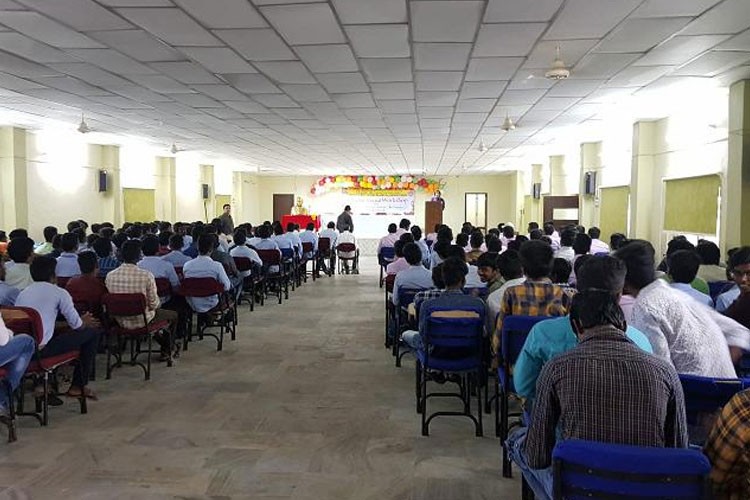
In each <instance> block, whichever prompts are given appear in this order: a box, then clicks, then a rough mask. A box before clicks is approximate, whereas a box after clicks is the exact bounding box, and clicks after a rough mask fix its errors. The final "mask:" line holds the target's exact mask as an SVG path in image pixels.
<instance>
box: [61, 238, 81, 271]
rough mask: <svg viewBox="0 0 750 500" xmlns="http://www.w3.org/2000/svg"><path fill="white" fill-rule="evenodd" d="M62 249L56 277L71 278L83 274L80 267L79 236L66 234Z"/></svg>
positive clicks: (62, 239) (62, 240)
mask: <svg viewBox="0 0 750 500" xmlns="http://www.w3.org/2000/svg"><path fill="white" fill-rule="evenodd" d="M60 248H62V253H61V254H60V256H59V257H58V258H57V268H56V269H55V276H57V277H59V278H70V277H71V276H78V275H79V274H81V267H80V266H79V265H78V254H77V253H76V252H77V249H78V235H76V234H75V233H65V234H63V235H62V238H61V239H60Z"/></svg>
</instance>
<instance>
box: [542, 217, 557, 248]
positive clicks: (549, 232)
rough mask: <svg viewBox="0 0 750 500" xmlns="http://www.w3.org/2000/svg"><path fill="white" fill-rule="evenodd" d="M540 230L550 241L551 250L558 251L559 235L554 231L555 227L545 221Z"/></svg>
mask: <svg viewBox="0 0 750 500" xmlns="http://www.w3.org/2000/svg"><path fill="white" fill-rule="evenodd" d="M542 229H543V231H544V235H545V236H549V238H550V239H551V240H552V250H554V251H557V250H559V249H560V233H558V232H557V230H556V229H555V225H554V224H553V223H552V222H550V221H547V222H545V223H544V225H543V226H542Z"/></svg>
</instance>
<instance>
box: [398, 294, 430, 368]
mask: <svg viewBox="0 0 750 500" xmlns="http://www.w3.org/2000/svg"><path fill="white" fill-rule="evenodd" d="M422 290H423V289H422V288H399V289H398V308H394V309H395V311H394V320H395V325H396V329H395V332H394V338H393V344H392V345H391V347H392V348H393V356H394V357H395V358H396V366H397V367H399V368H400V367H401V358H402V357H403V356H404V354H406V353H408V352H410V350H409V349H405V350H404V351H403V352H402V351H401V346H402V345H403V343H402V342H401V341H400V340H399V338H400V336H401V333H402V332H403V330H404V329H405V328H404V326H405V324H406V322H407V321H408V316H409V312H408V308H409V304H411V303H412V302H414V296H415V295H416V294H417V293H419V292H421V291H422Z"/></svg>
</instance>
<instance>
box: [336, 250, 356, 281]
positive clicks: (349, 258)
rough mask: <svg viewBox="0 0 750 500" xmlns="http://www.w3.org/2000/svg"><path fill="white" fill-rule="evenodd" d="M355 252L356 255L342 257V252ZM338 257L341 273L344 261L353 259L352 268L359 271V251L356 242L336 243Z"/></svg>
mask: <svg viewBox="0 0 750 500" xmlns="http://www.w3.org/2000/svg"><path fill="white" fill-rule="evenodd" d="M352 252H354V257H342V256H341V254H342V253H352ZM336 257H337V258H338V260H339V274H341V267H342V264H343V262H344V261H351V262H352V270H357V271H359V265H358V262H357V260H358V257H359V252H358V251H357V245H355V244H354V243H339V244H338V245H336Z"/></svg>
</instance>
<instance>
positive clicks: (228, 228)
mask: <svg viewBox="0 0 750 500" xmlns="http://www.w3.org/2000/svg"><path fill="white" fill-rule="evenodd" d="M221 208H222V209H224V213H223V214H221V215H220V216H219V220H220V221H221V232H222V233H223V234H226V235H229V236H231V235H232V234H234V220H233V219H232V214H231V213H230V212H231V211H232V206H231V205H230V204H229V203H224V206H223V207H221Z"/></svg>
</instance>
